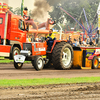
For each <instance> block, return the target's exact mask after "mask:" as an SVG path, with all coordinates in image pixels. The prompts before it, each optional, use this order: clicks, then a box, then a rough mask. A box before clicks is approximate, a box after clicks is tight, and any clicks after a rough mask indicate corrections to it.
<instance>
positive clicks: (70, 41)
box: [68, 37, 73, 45]
mask: <svg viewBox="0 0 100 100" xmlns="http://www.w3.org/2000/svg"><path fill="white" fill-rule="evenodd" d="M68 42H69V44H70V45H73V42H72V38H71V37H70V40H69V41H68Z"/></svg>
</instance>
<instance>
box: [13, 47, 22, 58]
mask: <svg viewBox="0 0 100 100" xmlns="http://www.w3.org/2000/svg"><path fill="white" fill-rule="evenodd" d="M15 51H17V53H18V54H20V49H19V48H18V47H14V48H13V50H12V55H11V56H12V59H14V56H15V54H14V52H15Z"/></svg>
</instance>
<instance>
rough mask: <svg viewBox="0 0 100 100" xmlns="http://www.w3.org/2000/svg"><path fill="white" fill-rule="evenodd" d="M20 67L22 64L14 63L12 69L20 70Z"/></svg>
mask: <svg viewBox="0 0 100 100" xmlns="http://www.w3.org/2000/svg"><path fill="white" fill-rule="evenodd" d="M22 66H23V63H16V62H15V61H14V67H15V68H16V69H21V68H22Z"/></svg>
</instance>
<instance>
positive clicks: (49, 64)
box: [44, 60, 51, 69]
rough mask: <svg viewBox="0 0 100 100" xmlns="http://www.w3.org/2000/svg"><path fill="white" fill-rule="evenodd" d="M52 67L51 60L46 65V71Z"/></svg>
mask: <svg viewBox="0 0 100 100" xmlns="http://www.w3.org/2000/svg"><path fill="white" fill-rule="evenodd" d="M50 67H51V60H49V61H48V63H47V64H44V69H46V68H50Z"/></svg>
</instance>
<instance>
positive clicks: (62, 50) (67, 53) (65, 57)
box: [52, 42, 73, 70]
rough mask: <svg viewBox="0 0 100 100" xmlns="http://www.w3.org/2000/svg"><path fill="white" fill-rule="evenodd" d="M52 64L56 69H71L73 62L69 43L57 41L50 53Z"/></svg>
mask: <svg viewBox="0 0 100 100" xmlns="http://www.w3.org/2000/svg"><path fill="white" fill-rule="evenodd" d="M52 62H53V66H54V68H56V69H64V70H66V69H71V66H72V62H73V48H72V46H71V45H70V44H69V43H65V42H62V43H58V44H56V45H55V47H54V50H53V53H52Z"/></svg>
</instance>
